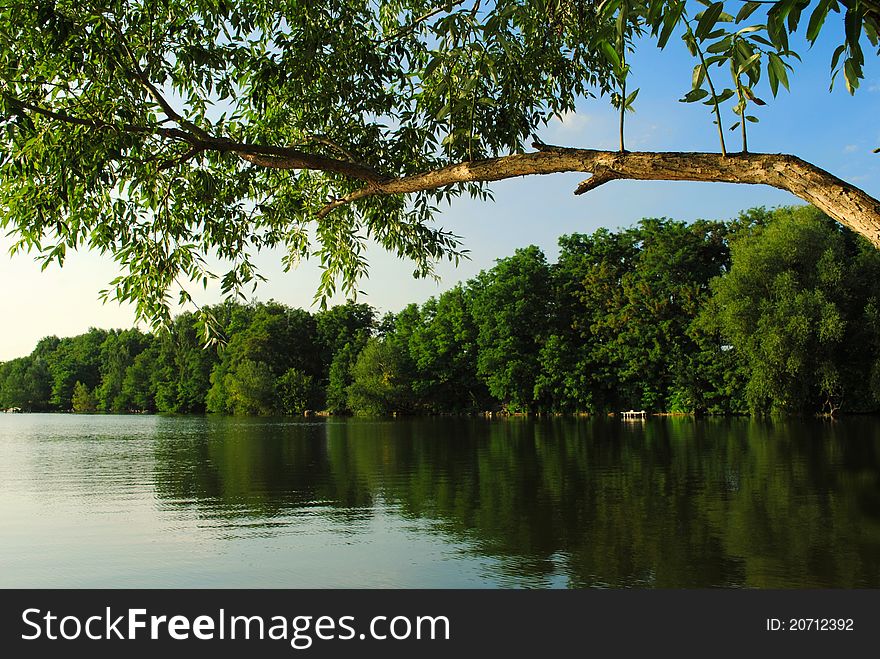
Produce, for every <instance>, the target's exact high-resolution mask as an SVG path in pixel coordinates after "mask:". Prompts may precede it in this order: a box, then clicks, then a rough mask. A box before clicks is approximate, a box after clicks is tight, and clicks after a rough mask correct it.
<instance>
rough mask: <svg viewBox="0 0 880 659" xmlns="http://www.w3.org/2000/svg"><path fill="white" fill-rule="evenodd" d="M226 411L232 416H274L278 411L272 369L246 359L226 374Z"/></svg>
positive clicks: (261, 363)
mask: <svg viewBox="0 0 880 659" xmlns="http://www.w3.org/2000/svg"><path fill="white" fill-rule="evenodd" d="M225 380H226V382H225V385H226V391H227V399H226V410H225V411H227V412H229V413H231V414H242V415H247V414H258V415H264V416H265V415H269V414H274V413H276V412H277V410H278V402H277V399H276V393H275V387H276V381H275V380H276V379H275V376H274V375H273V374H272V369H271V368H270V367H269V365H268V364H266V363H265V362H255V361H252V360H250V359H246V360H244V361H242V362H240V363H239V364H237V365H236V366H235V367H234V368H233V369H232V370H231V371H230V372H229V373H227V374H226V378H225Z"/></svg>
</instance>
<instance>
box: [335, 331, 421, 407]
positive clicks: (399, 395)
mask: <svg viewBox="0 0 880 659" xmlns="http://www.w3.org/2000/svg"><path fill="white" fill-rule="evenodd" d="M404 359H405V358H404V356H403V355H402V354H401V353H400V351H399V350H398V349H397V347H396V346H395V345H394V344H393V343H390V342H389V341H386V340H383V339H378V338H375V337H373V338H371V339H370V340H369V341H367V344H366V345H365V346H364V349H363V350H361V353H360V355H358V358H357V361H356V362H355V364H354V366H353V367H352V369H351V373H352V383H351V384H350V385H349V386H348V390H347V393H348V408H349V409H350V410H351V411H352V412H354V413H355V414H359V415H363V416H381V415H386V414H390V413H392V412H401V411H408V410H409V409H410V407H411V400H410V399H411V394H410V391H411V389H410V383H409V382H408V380H407V378H406V374H405V371H404V367H403V365H402V364H403V362H404Z"/></svg>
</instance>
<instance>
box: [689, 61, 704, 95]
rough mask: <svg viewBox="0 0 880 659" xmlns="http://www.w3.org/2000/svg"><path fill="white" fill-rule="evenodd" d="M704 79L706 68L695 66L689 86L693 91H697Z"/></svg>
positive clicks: (700, 65) (699, 65)
mask: <svg viewBox="0 0 880 659" xmlns="http://www.w3.org/2000/svg"><path fill="white" fill-rule="evenodd" d="M705 79H706V68H705V67H704V66H703V65H702V63H700V64H697V65H696V66H695V67H694V73H693V77H692V78H691V86H692V87H693V88H694V89H699V88H700V87H701V86H702V85H703V80H705Z"/></svg>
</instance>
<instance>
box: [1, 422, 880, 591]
mask: <svg viewBox="0 0 880 659" xmlns="http://www.w3.org/2000/svg"><path fill="white" fill-rule="evenodd" d="M0 586H21V587H51V586H62V587H82V586H99V587H136V586H143V587H173V586H179V587H212V586H217V587H220V586H226V587H313V586H315V587H361V586H376V587H470V586H476V587H486V586H501V587H540V588H544V587H591V586H614V587H619V586H632V587H698V586H700V587H701V586H729V587H731V586H732V587H743V586H744V587H758V588H765V587H783V588H801V587H825V586H832V587H864V586H868V587H880V421H878V420H875V419H846V420H844V421H841V422H836V423H820V422H786V423H772V424H771V423H766V422H763V423H762V422H755V421H748V420H734V421H727V420H723V421H718V420H709V421H695V420H692V419H671V420H651V421H648V422H624V423H622V422H613V421H609V420H604V419H603V420H574V419H554V420H540V421H531V420H511V421H486V420H472V419H462V420H450V419H422V420H395V421H372V422H371V421H357V420H331V421H328V422H326V423H325V422H323V421H322V422H316V423H303V422H295V421H290V420H250V419H230V418H200V417H198V418H196V417H194V418H171V417H122V416H67V415H9V414H7V415H3V414H0Z"/></svg>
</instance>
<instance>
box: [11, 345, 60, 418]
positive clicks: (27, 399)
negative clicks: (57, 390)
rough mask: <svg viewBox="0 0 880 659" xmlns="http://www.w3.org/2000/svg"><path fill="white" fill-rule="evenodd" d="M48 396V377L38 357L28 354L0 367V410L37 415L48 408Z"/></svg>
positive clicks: (49, 390)
mask: <svg viewBox="0 0 880 659" xmlns="http://www.w3.org/2000/svg"><path fill="white" fill-rule="evenodd" d="M51 393H52V379H51V374H50V373H49V369H48V368H47V367H46V363H45V361H44V360H43V359H42V358H40V357H34V356H33V355H31V356H29V357H21V358H19V359H13V360H11V361H8V362H6V363H3V364H0V409H8V408H13V407H18V408H20V409H22V410H24V411H26V412H41V411H44V410H47V409H49V397H50V395H51Z"/></svg>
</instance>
